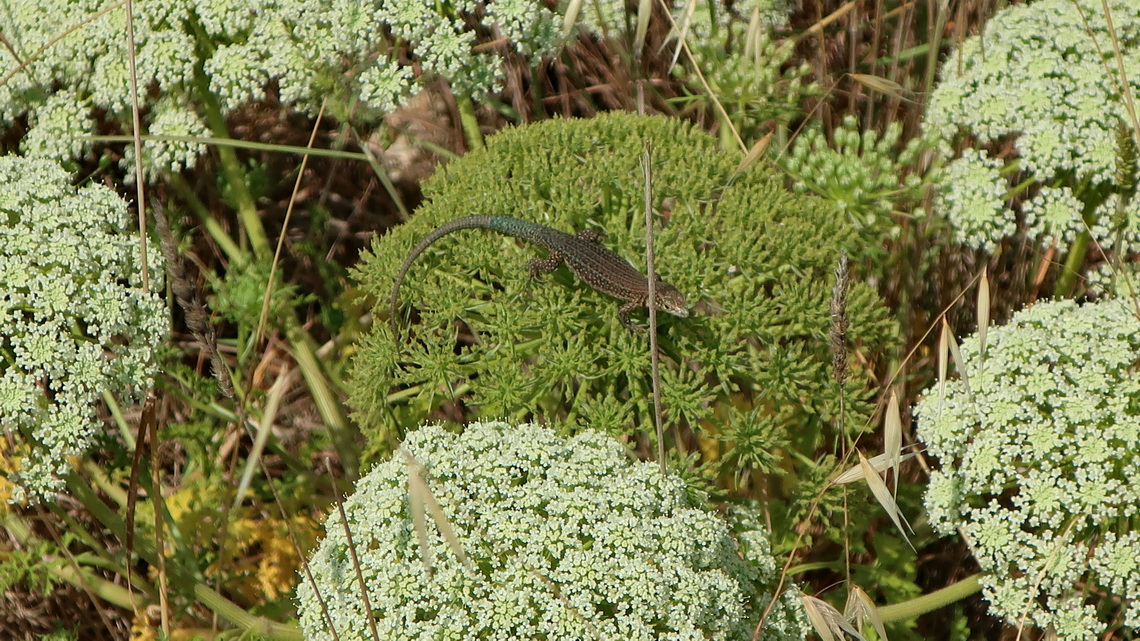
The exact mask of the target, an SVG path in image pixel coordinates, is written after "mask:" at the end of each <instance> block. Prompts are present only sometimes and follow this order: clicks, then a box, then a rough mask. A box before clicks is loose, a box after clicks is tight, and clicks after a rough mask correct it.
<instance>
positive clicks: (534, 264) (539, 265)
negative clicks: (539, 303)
mask: <svg viewBox="0 0 1140 641" xmlns="http://www.w3.org/2000/svg"><path fill="white" fill-rule="evenodd" d="M565 260H566V256H564V255H563V254H562V252H557V251H552V252H550V255H549V256H547V257H546V258H532V259H531V261H530V262H529V263H528V266H529V267H530V277H531V279H532V280H537V281H541V280H542V277H541V276H542V274H549V273H550V272H552V271H554V270H556V269H558V266H559V265H561V264H562V262H563V261H565Z"/></svg>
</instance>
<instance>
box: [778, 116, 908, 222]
mask: <svg viewBox="0 0 1140 641" xmlns="http://www.w3.org/2000/svg"><path fill="white" fill-rule="evenodd" d="M901 134H902V125H901V124H900V123H898V122H893V123H891V124H889V125H887V128H886V131H885V132H883V133H882V134H881V135H880V134H879V133H878V132H876V131H874V130H869V131H860V130H859V123H858V121H857V120H856V119H855V117H854V116H847V117H846V118H844V119H843V122H842V123H841V124H840V126H839V127H837V128H836V129H835V131H834V133H833V134H832V141H833V142H831V143H829V142H828V140H827V137H826V136H825V135H824V133H823V132H822V131H821V130H820V129H819V128H818V127H813V128H810V129H807V130H806V131H804V133H802V134H800V135H799V136H797V137H796V139H795V142H794V143H793V146H792V149H791V152H790V153H789V154H787V155H785V156H781V158H780V161H779V163H780V166H781V167H782V168H784V170H786V171H787V172H788V173H789V174H790V175H791V176H792V178H793V188H794V189H795V190H796V191H797V192H801V193H812V194H816V195H818V196H821V197H823V198H826V199H828V200H831V201H833V202H834V203H835V204H836V206H837V207H838V208H839V209H840V211H842V212H844V213H846V214H847V216H849V217H850V219H851V222H852V224H854V225H855V226H856V228H858V229H859V230H860V235H862V236H864V237H866V238H868V240H869V241H871V242H874V241H876V240H877V241H880V242H881V240H882V236H883V235H887V234H889V235H890V236H895V237H897V236H898V234H899V233H900V228H899V227H898V225H897V224H896V223H895V222H894V219H893V217H894V216H895V215H896V214H899V213H903V212H900V210H899V208H900V207H906V208H907V209H908V210H909V211H908V212H906V213H907V214H909V215H914V216H922V215H923V211H922V209H921V208H920V207H919V203H920V202H921V200H922V198H923V196H924V195H925V192H926V184H925V183H924V181H923V179H922V177H921V176H920V175H918V174H915V173H913V172H911V171H909V168H910V167H914V166H915V165H917V164H918V162H917V161H918V158H919V154H920V153H921V152H923V151H924V150H925V148H926V143H927V141H926V140H924V139H923V138H912V139H911V140H910V141H909V142H908V143H906V145H904V146H902V147H901V148H900V145H899V138H900V136H901Z"/></svg>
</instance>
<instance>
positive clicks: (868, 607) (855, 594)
mask: <svg viewBox="0 0 1140 641" xmlns="http://www.w3.org/2000/svg"><path fill="white" fill-rule="evenodd" d="M843 616H845V617H847V620H848V621H852V622H854V623H855V625H857V626H859V629H860V630H862V625H861V622H862V621H870V622H871V625H873V626H875V632H876V633H877V634H878V635H879V639H880V641H888V640H887V629H886V627H885V626H883V618H882V617H881V616H879V608H878V607H876V606H875V602H874V601H872V600H871V597H870V596H868V595H867V593H866V592H865V591H864V590H863V588H861V587H859V586H857V585H853V586H851V591H850V592H848V593H847V605H845V606H844V608H843Z"/></svg>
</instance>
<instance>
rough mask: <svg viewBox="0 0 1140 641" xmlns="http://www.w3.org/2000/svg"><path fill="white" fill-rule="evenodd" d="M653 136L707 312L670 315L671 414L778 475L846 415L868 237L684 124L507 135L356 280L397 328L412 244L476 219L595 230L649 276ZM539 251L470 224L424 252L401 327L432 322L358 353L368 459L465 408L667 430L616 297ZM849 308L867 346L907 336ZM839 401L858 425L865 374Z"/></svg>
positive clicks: (690, 272)
mask: <svg viewBox="0 0 1140 641" xmlns="http://www.w3.org/2000/svg"><path fill="white" fill-rule="evenodd" d="M645 142H649V143H650V145H651V147H652V150H653V168H654V184H653V198H654V207H655V210H656V211H657V212H660V213H659V214H658V218H657V219H658V225H659V229H658V232H657V236H656V255H657V263H656V264H657V271H658V272H659V274H660V275H661V277H662V278H663V279H664V280H666V281H668V282H670V283H672V284H674V285H676V286H677V287H678V288H680V290H681V291H682V292H684V293H685V294H686V296H687V297H688V299H689V302H690V305H692V306H694V307H695V309H694V311H693V314H692V315H691V316H690V317H688V318H675V317H672V316H667V315H665V314H661V315H659V316H658V321H659V324H660V325H659V330H660V331H659V334H660V340H661V346H662V350H663V352H664V359H663V364H662V370H661V377H662V394H663V399H664V404H665V407H666V410H667V412H668V414H669V419H670V420H671V421H672V422H675V423H678V424H680V425H682V426H686V427H687V428H688V429H690V430H692V431H693V432H694V433H695V434H696V435H697V436H698V437H702V438H704V439H705V440H703V442H704V443H705V444H707V445H709V446H710V447H709V448H705V449H706V450H707V451H706V452H705V458H706V460H710V461H718V462H721V463H727V462H732V463H739V465H738V466H736V467H735V468H734V469H736V470H739V471H743V470H746V469H751V470H754V471H760V472H772V471H774V470H777V469H781V468H783V466H784V465H785V464H786V461H785V456H784V453H786V451H787V450H788V449H789V448H793V447H794V448H795V449H796V450H799V451H801V452H808V453H810V452H813V451H815V449H816V448H817V447H818V446H819V444H820V443H821V438H822V437H823V435H824V434H825V427H826V426H827V425H829V424H832V423H833V422H837V416H838V412H839V407H840V404H839V397H840V390H839V388H838V386H837V384H836V383H835V382H834V381H833V380H832V378H831V373H830V363H831V355H830V353H829V351H828V344H827V334H828V323H829V315H828V299H829V296H830V294H831V288H832V284H833V279H834V276H833V275H832V273H833V271H834V266H835V262H836V260H837V258H838V255H839V252H840V250H841V248H843V247H844V246H845V244H846V243H848V242H849V241H850V240H851V239H852V238H854V233H853V230H852V229H851V228H850V227H849V224H848V222H847V220H846V217H844V216H841V215H838V214H837V213H836V212H835V211H834V210H833V209H831V208H829V207H827V206H826V205H825V204H824V203H823V201H820V200H818V199H814V198H811V197H807V196H800V195H795V194H792V193H789V192H788V191H787V190H785V189H784V188H783V187H782V183H781V180H780V179H779V177H778V176H777V174H776V173H774V172H773V170H771V169H770V168H767V167H758V168H753V169H749V170H747V171H744V172H741V173H737V166H738V164H739V161H740V155H739V154H735V153H725V152H722V151H721V150H719V149H718V148H717V146H716V143H715V141H714V140H713V139H712V138H711V137H709V136H707V135H706V134H704V133H701V132H699V131H697V130H695V129H694V128H693V127H692V126H691V125H689V124H688V123H685V122H682V121H677V120H669V119H666V118H661V117H645V116H634V115H629V114H611V115H604V116H600V117H598V118H594V119H591V120H554V121H548V122H544V123H540V124H536V125H532V126H527V127H520V128H517V129H513V130H508V131H505V132H503V133H500V134H498V135H497V136H494V137H492V138H490V139H489V140H488V144H487V148H486V149H485V150H483V151H478V152H473V153H471V154H468V155H467V156H465V157H463V158H462V159H460V160H457V161H455V162H453V163H451V164H450V165H448V166H447V167H446V168H445V169H444V170H442V171H441V172H440V173H439V174H437V175H436V176H435V177H434V178H433V179H432V180H430V181H429V182H428V183H427V185H426V186H425V194H426V196H427V202H426V204H424V205H423V206H422V207H421V208H420V210H419V211H418V213H417V214H416V215H415V216H414V217H413V219H412V220H411V222H409V223H408V224H406V225H404V226H402V227H400V228H398V229H395V230H394V231H393V232H392V233H390V234H389V235H387V236H385V237H382V238H378V239H377V240H376V242H375V244H374V247H373V252H374V253H372V254H370V255H367V256H366V257H365V259H364V261H363V265H362V266H361V267H360V268H359V270H358V271H357V274H356V276H357V277H358V278H359V280H360V281H361V283H362V287H363V288H364V290H365V291H367V292H369V293H370V294H372V295H374V296H376V297H377V298H378V299H379V300H380V301H381V302H380V305H379V306H378V307H377V308H376V318H377V320H382V319H386V318H387V316H388V310H387V302H388V294H389V291H390V288H391V286H392V279H393V277H394V274H395V272H396V270H397V268H398V267H399V265H400V263H401V262H402V261H403V260H404V258H405V256H406V255H407V254H408V251H409V249H410V248H411V246H412V245H413V244H414V243H415V242H416V241H417V240H419V239H420V238H422V237H423V236H424V235H425V234H427V233H428V232H429V231H430V230H431V229H433V228H435V227H436V226H438V225H439V224H441V223H444V222H446V221H449V220H452V219H454V218H458V217H461V216H466V215H469V214H474V213H485V214H509V215H512V216H516V217H520V218H525V219H529V220H534V221H538V222H541V223H544V224H547V225H549V226H552V227H555V228H558V229H562V230H564V231H569V232H573V231H575V230H580V229H594V230H597V231H599V232H601V233H602V234H603V235H604V238H603V239H602V241H601V242H602V243H603V244H604V245H605V246H606V247H609V248H611V249H613V250H615V251H617V252H618V253H619V254H621V255H623V256H624V257H626V258H628V259H630V260H631V261H632V262H633V263H634V264H635V265H638V266H643V265H644V262H645V259H644V256H645V228H644V213H643V203H642V198H643V185H642V178H641V175H642V174H641V170H640V168H639V162H640V158H641V155H642V153H643V149H644V144H645ZM542 252H543V250H541V249H539V248H536V247H533V246H530V245H527V244H525V243H522V242H520V241H518V240H516V239H514V238H509V237H503V236H499V235H497V234H495V233H493V232H488V231H483V230H471V231H463V232H458V233H456V234H453V235H450V236H446V237H444V238H443V239H441V240H440V241H438V242H437V243H436V244H434V245H432V246H431V247H430V248H429V249H428V250H427V251H426V252H425V253H424V254H423V255H421V256H420V258H419V260H418V261H417V263H416V264H415V265H413V266H412V269H411V271H410V272H409V273H408V277H407V278H406V280H405V281H404V287H403V289H402V291H401V299H402V300H401V306H402V310H403V311H402V313H401V318H400V322H401V324H406V320H405V316H408V315H410V314H409V311H408V310H409V308H414V309H415V310H418V318H419V323H418V324H416V325H414V327H411V328H409V329H407V330H405V331H403V332H401V334H402V337H401V338H400V340H396V339H395V338H394V337H393V335H392V333H391V331H390V330H389V328H388V324H387V323H385V322H377V323H375V324H374V327H373V329H372V330H371V332H370V333H369V334H368V335H367V336H366V337H365V339H364V340H363V341H362V342H361V344H360V346H359V352H358V354H357V356H356V359H355V365H354V372H355V378H354V382H353V383H352V384H351V385H350V387H351V392H350V393H351V402H352V403H353V405H354V406H355V408H356V409H357V410H358V418H359V420H360V422H361V425H362V428H363V429H364V431H365V434H366V435H367V437H368V438H369V440H370V443H371V448H372V450H373V453H375V452H376V451H379V450H383V449H384V448H385V447H386V446H385V443H389V442H391V440H390V439H392V438H393V437H399V436H402V435H403V432H404V430H405V429H407V428H411V427H414V426H416V425H418V424H420V423H421V422H423V421H424V420H425V419H427V418H429V417H434V416H440V415H441V414H440V413H439V410H440V408H441V406H445V405H448V406H451V405H456V404H457V405H462V407H463V408H464V409H465V411H466V413H467V415H468V416H479V417H509V418H511V419H512V420H523V419H526V420H531V419H552V420H556V421H559V422H562V423H565V424H569V425H583V424H589V425H590V426H591V427H593V428H595V429H601V430H604V431H607V432H609V433H611V434H621V435H627V436H630V435H642V434H647V433H652V432H653V427H652V425H653V411H652V404H651V400H650V399H651V393H650V390H651V379H650V355H649V350H648V347H647V337H646V335H645V334H644V333H631V332H629V331H627V330H626V329H625V328H623V327H622V326H621V324H620V323H619V321H618V319H617V309H616V308H617V306H618V302H617V301H614V300H612V299H610V298H608V297H606V296H604V295H602V294H600V293H598V292H596V291H594V290H593V289H591V288H590V287H589V286H587V285H585V284H584V283H582V282H580V281H579V280H578V279H577V278H576V277H574V276H573V275H572V274H570V273H569V272H568V271H567V270H566V269H565V268H560V269H559V270H558V271H557V272H555V273H554V275H553V276H552V277H550V278H548V279H547V280H546V281H544V282H533V281H531V280H530V278H529V277H528V272H527V262H528V261H529V260H530V259H532V258H534V257H536V256H540V255H542ZM642 269H643V268H642ZM643 271H644V269H643ZM848 314H849V317H850V331H849V337H850V338H851V339H852V344H853V345H858V346H861V347H863V348H866V349H869V350H870V351H878V350H881V349H883V348H884V346H885V345H887V344H888V343H889V342H890V340H891V338H892V336H893V335H894V330H893V327H892V325H891V323H890V322H889V321H888V320H887V314H886V312H885V309H884V308H883V306H882V305H881V303H880V302H879V300H878V299H877V297H876V294H875V293H874V292H873V291H871V290H870V289H869V288H866V287H864V286H862V285H859V284H853V285H852V287H851V292H850V308H849V310H848ZM458 321H461V322H458ZM859 360H860V359H855V358H852V359H851V361H852V362H859ZM844 393H845V394H846V407H847V417H846V425H847V427H848V428H852V429H858V428H861V427H863V426H864V425H865V423H866V420H867V416H868V413H869V409H870V408H869V405H868V403H867V400H868V397H869V394H868V384H867V378H866V376H865V372H862V371H859V370H855V371H853V372H852V374H851V376H850V378H849V379H848V382H847V383H846V389H845V392H844ZM685 440H686V442H688V443H692V441H691V440H689V439H687V438H686V439H685ZM718 440H719V442H718ZM674 445H675V446H677V447H678V448H680V447H681V444H680V443H675V444H674ZM793 467H794V466H793Z"/></svg>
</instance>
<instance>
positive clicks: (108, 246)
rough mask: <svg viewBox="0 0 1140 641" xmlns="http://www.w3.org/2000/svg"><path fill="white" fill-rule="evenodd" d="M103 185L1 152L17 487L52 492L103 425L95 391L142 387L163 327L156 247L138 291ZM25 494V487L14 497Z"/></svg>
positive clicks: (115, 200)
mask: <svg viewBox="0 0 1140 641" xmlns="http://www.w3.org/2000/svg"><path fill="white" fill-rule="evenodd" d="M130 226H131V214H130V212H129V211H128V209H127V204H126V203H125V202H123V200H122V199H121V198H120V197H119V196H118V195H117V194H116V193H115V192H113V191H112V190H110V189H108V188H107V187H104V186H102V185H95V184H90V185H86V186H83V187H80V188H78V189H76V188H74V187H72V186H71V177H70V176H69V175H68V173H67V172H66V171H64V170H63V169H62V168H61V167H60V166H59V165H58V164H57V163H55V162H54V161H50V160H46V159H25V158H19V157H15V156H2V157H0V424H3V425H4V426H5V427H6V428H11V429H14V430H16V431H18V432H19V433H20V434H22V435H23V436H24V437H25V439H26V447H25V448H24V450H23V458H22V459H21V464H20V466H19V467H20V469H19V470H17V473H18V475H19V478H20V481H21V482H20V487H21V489H23V488H27V489H29V490H30V491H31V493H32V495H33V497H43V496H45V495H47V494H49V493H51V492H53V491H55V490H57V489H59V487H60V485H61V482H60V480H59V478H58V476H57V475H59V474H61V473H63V472H65V471H66V470H67V469H68V467H69V465H68V462H67V459H68V457H73V456H77V455H80V454H82V453H84V452H85V451H86V450H87V449H88V448H89V447H90V446H91V445H92V444H93V443H94V441H95V438H96V435H97V434H98V433H99V432H100V431H101V430H102V426H101V424H100V421H99V420H97V419H96V416H95V406H96V403H98V402H100V401H101V399H102V398H103V395H104V394H111V395H112V396H114V397H117V398H119V399H120V400H127V399H131V398H135V397H136V394H137V392H140V391H143V390H146V389H148V388H149V387H150V384H151V379H152V377H153V376H154V373H155V362H154V352H155V349H156V348H157V347H158V346H160V345H161V344H162V343H163V342H164V340H165V339H166V336H167V334H168V333H169V331H170V329H169V320H168V318H167V314H166V306H165V305H164V303H163V302H162V300H161V299H160V298H159V297H158V296H157V295H156V294H154V293H153V291H154V290H159V291H161V289H162V278H161V269H156V267H159V262H158V259H157V254H154V255H150V256H148V263H149V265H150V273H151V279H150V287H151V290H152V293H145V292H143V291H142V289H141V286H140V280H141V273H140V272H141V266H140V252H139V242H138V238H137V237H136V236H134V235H132V234H131V233H130V232H129V229H130ZM14 498H16V499H19V498H22V492H21V493H17V495H16V496H15V497H14Z"/></svg>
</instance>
